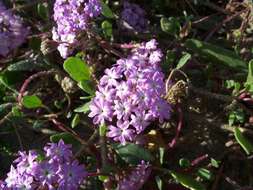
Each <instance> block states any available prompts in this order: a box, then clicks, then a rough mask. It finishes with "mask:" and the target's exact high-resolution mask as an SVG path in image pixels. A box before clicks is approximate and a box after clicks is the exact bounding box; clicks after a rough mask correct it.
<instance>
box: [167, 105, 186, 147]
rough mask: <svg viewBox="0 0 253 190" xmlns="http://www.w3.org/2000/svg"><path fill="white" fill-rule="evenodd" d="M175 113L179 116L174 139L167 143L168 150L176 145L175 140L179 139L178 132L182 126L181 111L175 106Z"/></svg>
mask: <svg viewBox="0 0 253 190" xmlns="http://www.w3.org/2000/svg"><path fill="white" fill-rule="evenodd" d="M177 112H178V114H179V116H178V125H177V130H176V135H175V137H174V138H173V139H172V141H171V142H170V143H169V148H174V147H175V145H176V143H177V139H178V137H179V134H180V131H181V129H182V126H183V112H182V109H181V108H180V107H179V106H177Z"/></svg>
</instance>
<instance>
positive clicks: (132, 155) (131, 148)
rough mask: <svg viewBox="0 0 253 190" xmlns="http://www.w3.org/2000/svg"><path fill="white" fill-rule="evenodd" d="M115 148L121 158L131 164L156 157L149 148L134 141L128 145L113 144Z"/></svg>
mask: <svg viewBox="0 0 253 190" xmlns="http://www.w3.org/2000/svg"><path fill="white" fill-rule="evenodd" d="M113 148H114V150H115V151H116V152H117V154H118V155H119V156H120V157H121V159H123V160H124V161H125V162H127V163H129V164H133V165H136V164H139V163H140V161H141V160H145V161H152V160H153V159H154V158H153V156H152V155H151V153H150V152H149V151H148V150H147V149H145V148H143V147H141V146H139V145H136V144H133V143H128V144H126V145H121V144H113Z"/></svg>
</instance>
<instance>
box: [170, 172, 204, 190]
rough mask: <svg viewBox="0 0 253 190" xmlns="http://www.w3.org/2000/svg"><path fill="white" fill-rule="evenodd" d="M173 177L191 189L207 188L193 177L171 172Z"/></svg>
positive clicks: (200, 189)
mask: <svg viewBox="0 0 253 190" xmlns="http://www.w3.org/2000/svg"><path fill="white" fill-rule="evenodd" d="M171 175H172V177H173V178H174V179H175V180H177V181H178V182H179V183H181V184H182V185H183V186H185V187H187V188H189V189H191V190H205V189H206V188H205V187H204V186H203V185H202V184H201V183H199V182H197V181H196V180H195V179H194V178H193V177H191V176H189V175H186V174H180V173H177V172H171Z"/></svg>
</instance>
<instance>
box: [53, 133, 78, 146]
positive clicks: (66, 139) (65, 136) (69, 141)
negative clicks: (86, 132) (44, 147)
mask: <svg viewBox="0 0 253 190" xmlns="http://www.w3.org/2000/svg"><path fill="white" fill-rule="evenodd" d="M61 139H62V140H63V141H64V142H65V143H67V144H73V145H79V144H80V143H79V142H78V141H77V140H76V139H75V138H74V137H73V135H71V134H70V133H67V132H63V133H58V134H55V135H52V136H50V141H51V142H53V143H58V142H59V141H60V140H61Z"/></svg>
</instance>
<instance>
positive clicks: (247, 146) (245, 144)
mask: <svg viewBox="0 0 253 190" xmlns="http://www.w3.org/2000/svg"><path fill="white" fill-rule="evenodd" d="M234 136H235V139H236V141H237V142H238V143H239V144H240V145H241V147H242V148H243V150H244V151H245V152H246V154H247V155H249V154H250V153H251V152H253V145H252V144H251V142H250V141H249V140H248V139H247V138H246V137H244V136H243V134H242V132H241V131H240V129H239V128H238V127H236V128H235V130H234Z"/></svg>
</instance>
